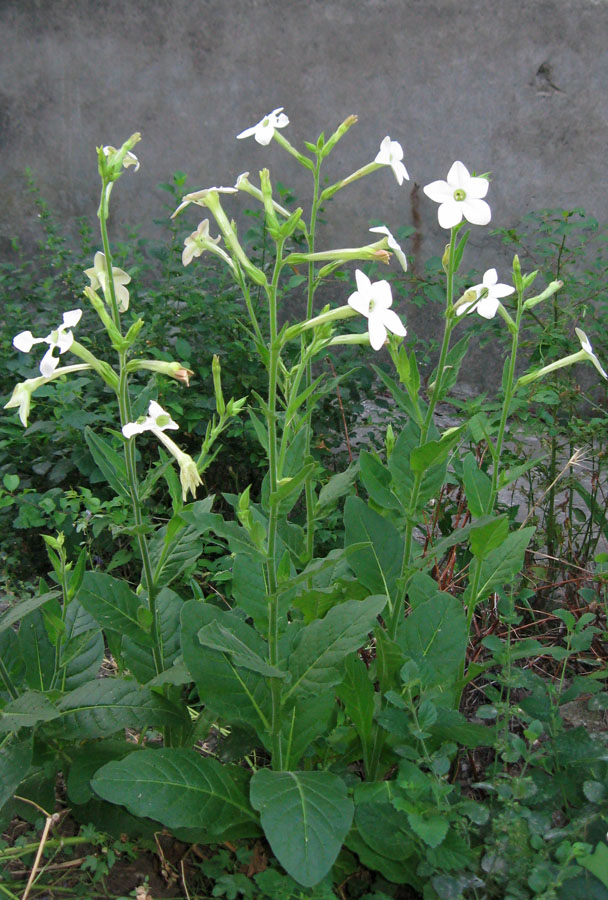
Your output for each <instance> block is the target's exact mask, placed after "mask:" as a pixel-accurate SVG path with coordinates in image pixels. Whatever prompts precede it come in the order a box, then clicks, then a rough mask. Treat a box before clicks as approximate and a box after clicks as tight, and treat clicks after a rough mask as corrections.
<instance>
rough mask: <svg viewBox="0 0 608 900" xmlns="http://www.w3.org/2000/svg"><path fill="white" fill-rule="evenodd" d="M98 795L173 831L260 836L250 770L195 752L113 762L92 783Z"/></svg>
mask: <svg viewBox="0 0 608 900" xmlns="http://www.w3.org/2000/svg"><path fill="white" fill-rule="evenodd" d="M91 786H92V788H93V790H94V791H95V793H97V794H98V795H99V796H100V797H102V798H103V799H105V800H109V801H111V802H112V803H119V804H121V805H122V806H126V807H127V809H128V810H129V812H131V813H133V815H136V816H148V817H150V818H152V819H156V820H157V821H159V822H162V823H163V825H166V826H167V828H172V829H175V828H200V829H201V830H204V831H206V832H207V833H208V834H210V835H213V836H214V837H215V838H216V840H217V839H226V836H227V835H228V834H231V835H233V836H234V835H236V834H238V835H240V836H241V837H253V836H255V835H257V834H259V825H258V817H257V815H256V814H255V813H254V812H253V810H252V809H251V805H250V803H249V799H248V786H249V772H248V771H247V770H246V769H243V768H241V767H240V766H230V765H222V764H221V763H219V762H218V761H217V760H215V759H212V758H211V757H203V756H201V755H200V754H199V753H196V752H195V751H194V750H189V749H185V748H163V749H160V750H140V751H137V752H136V753H131V754H130V755H129V756H128V757H127V758H126V759H122V760H120V761H117V762H110V763H108V764H107V765H105V766H103V767H102V768H101V769H99V770H98V771H97V772H96V774H95V775H94V777H93V779H92V780H91Z"/></svg>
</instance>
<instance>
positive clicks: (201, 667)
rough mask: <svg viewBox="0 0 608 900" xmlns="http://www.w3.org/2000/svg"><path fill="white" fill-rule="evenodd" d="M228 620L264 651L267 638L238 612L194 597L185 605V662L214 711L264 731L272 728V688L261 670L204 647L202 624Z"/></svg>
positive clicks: (253, 646) (255, 647) (230, 626)
mask: <svg viewBox="0 0 608 900" xmlns="http://www.w3.org/2000/svg"><path fill="white" fill-rule="evenodd" d="M216 619H217V621H218V622H219V623H221V624H224V625H225V627H227V628H228V630H229V631H232V632H234V634H236V635H237V637H239V638H240V639H241V640H242V641H243V642H244V643H246V644H247V645H248V646H250V647H251V649H252V650H253V651H254V652H256V653H258V655H260V656H261V655H263V653H264V641H263V640H262V638H260V637H259V635H257V634H256V633H255V631H254V630H253V629H252V628H251V627H250V626H249V625H247V624H246V623H245V622H244V621H242V620H239V619H238V618H237V616H235V615H234V614H231V613H228V612H225V611H224V610H220V609H218V608H217V607H215V606H211V605H210V604H208V603H203V602H201V601H199V600H190V601H188V602H187V603H185V604H184V607H183V609H182V617H181V622H182V627H181V642H182V653H183V656H184V662H185V663H186V666H187V668H188V671H189V672H190V673H191V675H192V678H193V679H194V681H195V682H196V687H197V690H198V695H199V697H200V699H201V700H202V701H203V703H204V704H205V706H207V707H208V708H209V709H210V710H211V711H212V712H213V714H214V715H217V716H220V717H222V718H224V719H226V720H227V721H229V722H232V723H234V724H236V723H238V722H242V723H244V724H247V725H251V726H252V727H253V728H254V729H255V730H256V731H257V732H258V733H261V734H264V733H266V731H268V730H269V728H270V724H269V723H270V691H269V688H268V685H267V682H266V679H265V678H264V677H263V676H262V675H260V674H259V673H258V672H252V671H251V670H250V669H243V668H239V667H238V666H237V665H236V664H235V663H234V661H233V659H232V657H231V656H230V655H229V654H227V653H220V652H219V651H218V650H210V649H209V648H207V647H203V646H202V644H201V643H200V641H199V639H198V633H199V631H200V630H201V628H204V627H205V625H208V624H209V623H210V622H213V621H215V620H216Z"/></svg>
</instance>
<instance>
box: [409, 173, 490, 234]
mask: <svg viewBox="0 0 608 900" xmlns="http://www.w3.org/2000/svg"><path fill="white" fill-rule="evenodd" d="M488 186H489V185H488V180H487V178H477V177H475V176H473V175H470V174H469V170H468V169H467V167H466V166H465V165H463V163H461V162H460V161H459V160H457V161H456V162H455V163H453V165H452V168H451V169H450V171H449V172H448V177H447V181H432V182H431V183H430V184H427V185H426V186H425V187H424V188H423V191H424V193H425V194H426V195H427V197H430V198H431V200H434V201H435V203H439V204H440V205H439V210H438V217H439V224H440V225H441V227H442V228H453V227H454V226H455V225H458V223H459V222H462V219H463V217H464V218H465V219H466V220H467V222H471V224H473V225H487V224H488V222H489V221H490V219H491V217H492V212H491V210H490V207H489V206H488V204H487V203H486V201H485V200H482V197H485V195H486V194H487V193H488Z"/></svg>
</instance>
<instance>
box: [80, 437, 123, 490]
mask: <svg viewBox="0 0 608 900" xmlns="http://www.w3.org/2000/svg"><path fill="white" fill-rule="evenodd" d="M84 439H85V441H86V442H87V445H88V447H89V450H90V452H91V456H92V457H93V459H94V460H95V462H96V464H97V465H98V466H99V468H100V469H101V471H102V473H103V476H104V478H105V479H106V481H107V482H108V484H109V485H110V487H112V488H114V490H115V491H116V493H117V494H118V496H119V497H122V498H123V499H124V500H129V501H130V500H131V497H130V495H129V489H128V487H127V485H128V484H129V481H128V478H127V471H126V469H125V463H124V459H123V457H122V456H121V455H120V454H119V453H117V452H116V451H115V450H114V449H113V447H112V446H111V445H110V444H109V443H108V441H106V440H104V439H103V438H102V437H100V436H99V435H98V434H96V433H95V432H94V431H92V430H91V429H90V428H89V427H88V425H87V427H86V428H85V429H84Z"/></svg>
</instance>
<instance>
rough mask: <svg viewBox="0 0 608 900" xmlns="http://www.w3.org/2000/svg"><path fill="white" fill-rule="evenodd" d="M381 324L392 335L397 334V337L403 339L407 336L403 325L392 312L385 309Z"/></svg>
mask: <svg viewBox="0 0 608 900" xmlns="http://www.w3.org/2000/svg"><path fill="white" fill-rule="evenodd" d="M382 322H383V323H384V325H385V327H386V328H388V330H389V331H391V332H392V333H393V334H397V335H399V337H405V336H406V335H407V329H406V327H405V325H404V324H403V322H402V321H401V319H400V318H399V316H398V315H397V313H396V312H395V311H394V310H392V309H385V310H384V311H383V312H382Z"/></svg>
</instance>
